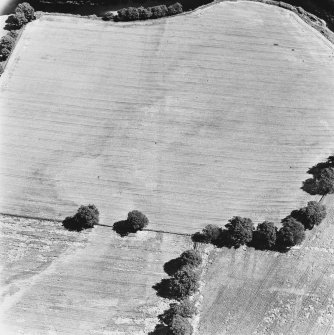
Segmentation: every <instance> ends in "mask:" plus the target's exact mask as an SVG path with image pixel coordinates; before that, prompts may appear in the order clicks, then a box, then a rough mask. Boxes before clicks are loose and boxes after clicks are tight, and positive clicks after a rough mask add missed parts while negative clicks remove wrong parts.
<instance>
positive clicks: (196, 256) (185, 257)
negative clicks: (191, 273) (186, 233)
mask: <svg viewBox="0 0 334 335" xmlns="http://www.w3.org/2000/svg"><path fill="white" fill-rule="evenodd" d="M180 261H181V264H182V266H191V267H197V266H200V265H201V264H202V256H201V254H200V253H199V251H197V250H194V249H190V250H186V251H184V252H183V253H182V254H181V256H180Z"/></svg>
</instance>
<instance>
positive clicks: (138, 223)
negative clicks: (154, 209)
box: [63, 205, 149, 235]
mask: <svg viewBox="0 0 334 335" xmlns="http://www.w3.org/2000/svg"><path fill="white" fill-rule="evenodd" d="M99 216H100V213H99V210H98V209H97V207H96V206H95V205H88V206H80V207H79V209H78V210H77V212H76V213H75V214H74V215H73V216H68V217H66V218H65V219H64V221H63V226H64V227H65V228H66V229H68V230H73V231H81V230H84V229H89V228H93V227H94V226H95V225H97V224H98V223H99ZM148 223H149V220H148V218H147V217H146V216H145V215H144V214H143V213H142V212H140V211H137V210H133V211H131V212H129V213H128V217H127V219H126V220H122V221H119V222H116V223H115V224H114V226H113V228H114V230H116V232H118V233H119V234H120V235H127V234H129V233H136V232H137V231H139V230H143V229H144V228H145V227H147V225H148Z"/></svg>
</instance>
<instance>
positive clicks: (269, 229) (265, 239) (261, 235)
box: [254, 221, 277, 250]
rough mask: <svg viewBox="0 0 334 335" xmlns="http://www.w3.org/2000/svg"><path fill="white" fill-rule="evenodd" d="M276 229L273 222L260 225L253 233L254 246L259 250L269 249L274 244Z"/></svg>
mask: <svg viewBox="0 0 334 335" xmlns="http://www.w3.org/2000/svg"><path fill="white" fill-rule="evenodd" d="M276 230H277V229H276V227H275V224H274V223H273V222H269V221H264V222H262V223H260V224H259V225H258V226H257V228H256V231H255V232H254V245H255V246H256V247H258V248H259V249H266V250H268V249H271V248H272V247H274V246H275V243H276Z"/></svg>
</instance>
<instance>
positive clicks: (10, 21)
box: [3, 15, 20, 31]
mask: <svg viewBox="0 0 334 335" xmlns="http://www.w3.org/2000/svg"><path fill="white" fill-rule="evenodd" d="M5 23H6V24H5V26H4V28H3V29H4V30H8V31H11V30H19V29H20V27H18V26H17V24H16V22H15V16H14V15H9V16H8V18H7V20H6V21H5Z"/></svg>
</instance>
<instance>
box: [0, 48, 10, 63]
mask: <svg viewBox="0 0 334 335" xmlns="http://www.w3.org/2000/svg"><path fill="white" fill-rule="evenodd" d="M0 55H1V59H2V60H6V59H7V58H8V57H9V55H10V51H9V50H8V49H6V48H4V49H1V51H0Z"/></svg>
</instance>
